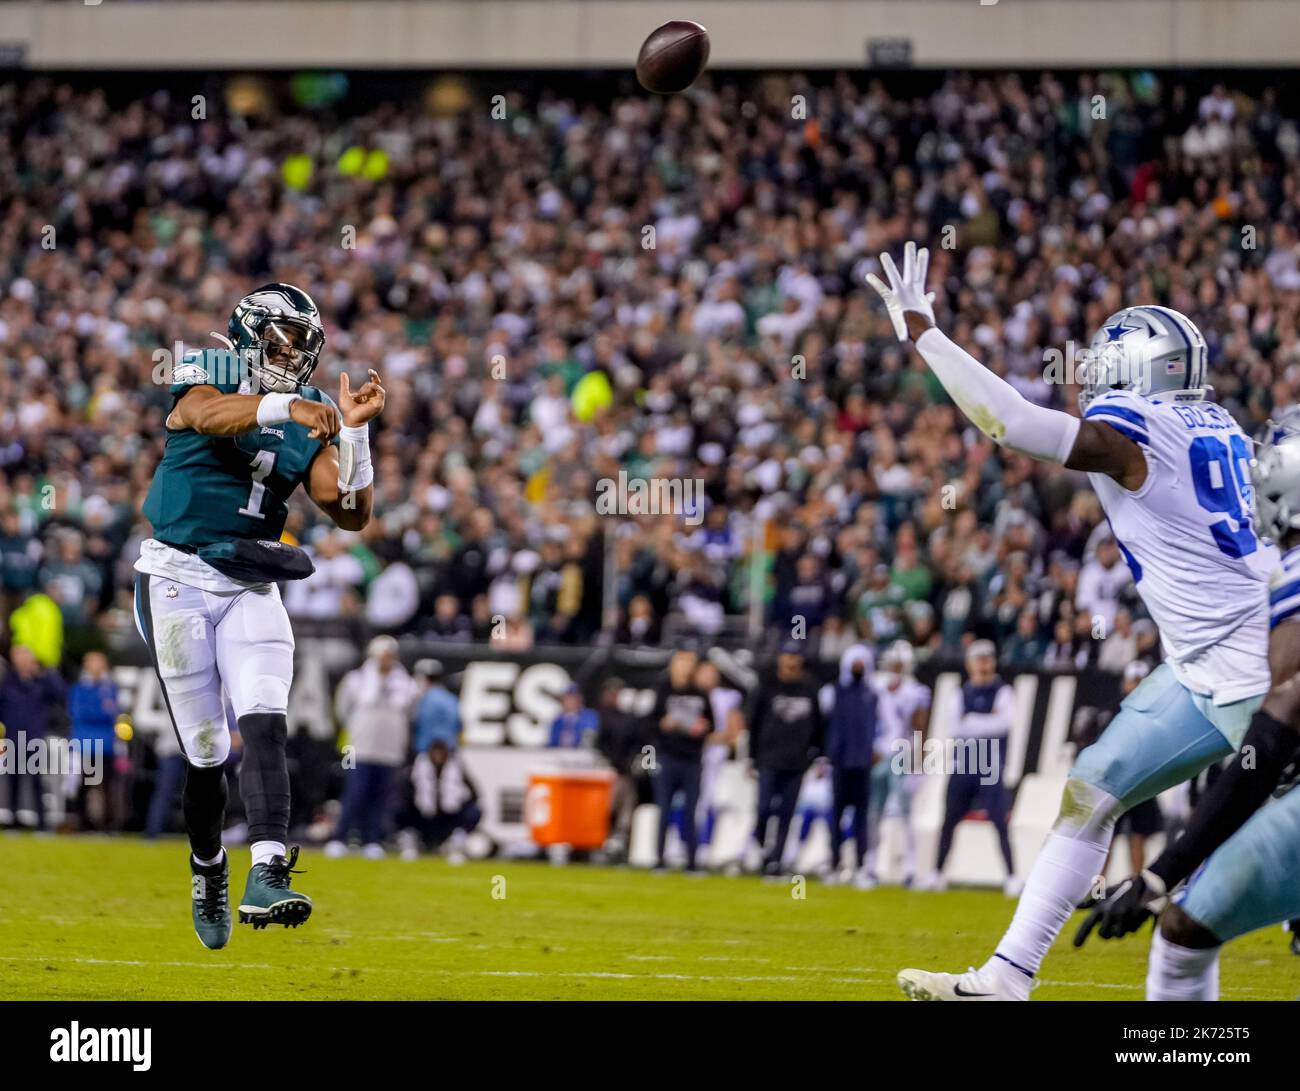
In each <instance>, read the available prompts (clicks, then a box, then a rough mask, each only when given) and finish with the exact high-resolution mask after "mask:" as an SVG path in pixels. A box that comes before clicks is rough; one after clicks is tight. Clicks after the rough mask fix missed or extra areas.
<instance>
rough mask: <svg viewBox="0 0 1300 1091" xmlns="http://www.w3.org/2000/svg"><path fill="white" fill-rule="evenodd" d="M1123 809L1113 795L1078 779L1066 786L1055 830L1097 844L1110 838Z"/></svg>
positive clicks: (1070, 781) (1071, 778)
mask: <svg viewBox="0 0 1300 1091" xmlns="http://www.w3.org/2000/svg"><path fill="white" fill-rule="evenodd" d="M1122 813H1123V805H1122V804H1121V803H1120V801H1119V800H1118V799H1116V798H1115V797H1114V796H1113V795H1111V794H1110V793H1109V792H1106V791H1103V790H1102V789H1101V788H1098V787H1097V786H1096V785H1095V784H1090V783H1089V782H1088V781H1086V780H1081V779H1079V778H1078V777H1070V778H1069V779H1068V780H1067V781H1066V782H1065V791H1064V792H1063V793H1062V795H1061V810H1060V812H1059V813H1058V814H1057V816H1056V822H1055V823H1054V824H1053V826H1052V829H1053V831H1055V832H1056V833H1059V834H1063V835H1065V836H1066V837H1076V838H1082V839H1086V840H1097V839H1099V838H1103V837H1109V836H1110V834H1111V832H1112V831H1113V830H1114V829H1115V823H1116V821H1118V819H1119V816H1120V815H1121V814H1122Z"/></svg>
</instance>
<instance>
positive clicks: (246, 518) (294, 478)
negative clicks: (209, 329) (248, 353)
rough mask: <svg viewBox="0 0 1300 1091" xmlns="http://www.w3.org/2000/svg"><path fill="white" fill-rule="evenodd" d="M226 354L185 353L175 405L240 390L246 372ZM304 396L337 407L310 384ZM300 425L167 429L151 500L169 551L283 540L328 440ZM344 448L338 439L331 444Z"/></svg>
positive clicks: (151, 514)
mask: <svg viewBox="0 0 1300 1091" xmlns="http://www.w3.org/2000/svg"><path fill="white" fill-rule="evenodd" d="M231 357H232V354H231V353H229V352H227V351H226V350H223V349H203V350H196V351H194V352H189V353H186V354H185V358H184V360H183V361H182V362H181V365H180V366H179V367H177V368H176V370H175V372H174V373H173V375H172V379H173V383H172V387H171V392H172V398H173V401H172V404H173V406H174V405H175V404H176V401H177V400H178V399H179V398H180V397H181V395H183V394H184V393H185V392H186V391H187V390H189V389H191V388H192V387H194V386H215V387H216V388H217V389H218V390H220V391H221V393H223V394H235V393H238V392H239V389H240V382H239V379H240V375H239V373H238V368H237V367H235V366H232V363H231ZM299 393H300V394H301V395H302V396H303V397H304V398H307V399H309V400H311V401H317V402H325V403H326V404H327V405H333V404H334V402H333V400H332V399H331V398H330V397H329V395H328V394H325V393H324V392H323V391H320V390H317V389H316V388H315V387H311V386H305V387H303V388H302V389H301V390H300V391H299ZM308 431H309V429H308V428H307V426H306V425H303V424H299V423H298V422H297V421H285V422H284V423H282V424H276V425H258V426H256V427H254V428H252V429H250V430H249V431H247V432H244V433H243V434H242V435H238V436H201V435H199V434H198V433H197V432H195V431H193V430H192V429H189V428H185V429H180V430H176V429H172V428H168V429H167V446H166V448H165V450H164V453H163V459H162V462H160V463H159V464H158V469H157V470H156V471H155V472H154V478H153V484H152V486H151V487H150V489H149V495H148V496H147V497H146V498H145V502H144V515H145V518H146V519H148V520H149V522H151V523H152V524H153V533H154V537H155V538H157V539H158V540H159V541H160V542H166V543H167V544H169V545H174V546H181V547H184V548H188V549H199V548H201V547H203V546H207V545H211V544H213V543H214V542H220V541H223V540H226V539H230V538H261V539H270V540H273V541H278V540H279V538H280V535H281V533H282V532H283V531H284V521H285V519H286V517H287V516H288V514H289V507H288V501H289V497H290V496H292V495H293V490H294V489H296V488H297V487H298V486H299V485H300V484H301V483H302V482H303V481H304V480H306V478H307V474H308V472H309V471H310V469H311V464H312V460H313V459H315V457H316V456H317V455H318V454H320V452H321V450H322V445H321V442H320V440H318V439H311V438H309V436H308V434H307V433H308ZM331 442H332V443H333V444H334V445H336V446H337V444H338V439H337V437H336V438H335V439H334V440H332V441H331Z"/></svg>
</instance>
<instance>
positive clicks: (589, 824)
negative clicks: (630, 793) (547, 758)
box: [524, 769, 614, 849]
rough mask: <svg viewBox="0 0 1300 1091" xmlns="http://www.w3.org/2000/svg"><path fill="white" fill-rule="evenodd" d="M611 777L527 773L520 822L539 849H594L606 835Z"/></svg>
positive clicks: (599, 772) (600, 772) (586, 772)
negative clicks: (524, 824) (560, 847)
mask: <svg viewBox="0 0 1300 1091" xmlns="http://www.w3.org/2000/svg"><path fill="white" fill-rule="evenodd" d="M613 785H614V774H613V772H612V771H610V770H608V769H547V770H543V771H540V772H536V773H531V774H530V775H529V777H528V794H527V795H526V796H525V797H524V820H525V821H526V822H527V823H528V829H529V831H530V832H531V833H532V835H533V840H534V841H536V842H537V843H538V844H539V845H541V846H542V847H543V848H545V847H548V846H550V845H569V846H570V847H572V848H575V849H598V848H600V847H601V846H602V845H603V844H604V843H605V838H606V837H607V836H608V835H609V800H610V793H611V791H612V790H613Z"/></svg>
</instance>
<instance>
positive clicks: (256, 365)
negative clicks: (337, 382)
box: [228, 284, 325, 394]
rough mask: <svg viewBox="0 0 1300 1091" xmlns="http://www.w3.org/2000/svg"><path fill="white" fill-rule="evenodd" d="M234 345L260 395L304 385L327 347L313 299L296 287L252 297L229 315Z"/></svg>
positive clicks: (269, 288) (276, 287)
mask: <svg viewBox="0 0 1300 1091" xmlns="http://www.w3.org/2000/svg"><path fill="white" fill-rule="evenodd" d="M228 329H229V331H230V340H231V342H232V343H233V346H234V348H235V350H236V351H237V352H238V353H239V357H240V359H241V360H243V361H245V362H246V365H247V367H248V371H249V373H250V374H251V375H252V376H253V378H255V379H256V380H257V383H258V386H259V388H260V389H261V390H269V391H274V392H277V393H284V394H291V393H293V392H294V391H296V390H297V389H298V388H299V387H301V386H305V385H306V384H307V382H308V381H309V380H310V379H311V374H312V372H313V371H315V370H316V362H317V360H318V359H319V358H320V351H321V349H322V348H324V347H325V327H324V326H323V325H321V320H320V311H319V310H317V309H316V304H315V303H314V302H313V301H312V298H311V296H309V295H308V294H307V293H306V292H304V291H303V290H302V289H301V288H295V287H294V286H293V285H292V284H265V285H263V286H262V287H261V288H258V289H257V290H256V291H253V292H249V293H248V295H246V296H244V298H243V299H241V300H240V301H239V303H238V304H236V306H235V309H234V311H233V312H232V313H231V315H230V325H229V327H228Z"/></svg>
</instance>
